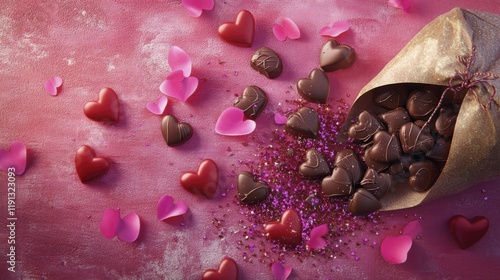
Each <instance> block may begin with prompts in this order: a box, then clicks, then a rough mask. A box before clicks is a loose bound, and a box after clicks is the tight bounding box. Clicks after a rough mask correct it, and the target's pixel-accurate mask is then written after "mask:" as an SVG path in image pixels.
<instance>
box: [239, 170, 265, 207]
mask: <svg viewBox="0 0 500 280" xmlns="http://www.w3.org/2000/svg"><path fill="white" fill-rule="evenodd" d="M270 193H271V188H270V187H269V185H267V184H266V183H265V182H263V181H258V182H256V181H255V180H254V178H253V175H252V173H250V172H247V171H243V172H241V173H240V174H239V175H238V199H239V200H240V201H241V202H243V203H248V204H251V203H258V202H262V201H264V200H265V199H266V198H267V197H268V196H269V194H270Z"/></svg>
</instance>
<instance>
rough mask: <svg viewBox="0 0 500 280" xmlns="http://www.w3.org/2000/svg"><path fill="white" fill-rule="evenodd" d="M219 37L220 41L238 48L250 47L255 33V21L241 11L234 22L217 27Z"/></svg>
mask: <svg viewBox="0 0 500 280" xmlns="http://www.w3.org/2000/svg"><path fill="white" fill-rule="evenodd" d="M218 33H219V36H220V37H221V38H222V40H224V41H226V42H228V43H230V44H233V45H236V46H240V47H246V48H249V47H251V46H252V43H253V37H254V33H255V20H254V18H253V15H252V13H250V12H249V11H247V10H242V11H240V12H239V13H238V16H237V17H236V22H234V23H233V22H226V23H224V24H222V25H221V26H219V30H218Z"/></svg>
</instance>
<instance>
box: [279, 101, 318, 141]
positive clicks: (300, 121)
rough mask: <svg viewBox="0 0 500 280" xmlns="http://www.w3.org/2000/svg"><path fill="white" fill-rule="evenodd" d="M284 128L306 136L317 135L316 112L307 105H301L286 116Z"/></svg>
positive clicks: (294, 133)
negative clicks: (294, 111)
mask: <svg viewBox="0 0 500 280" xmlns="http://www.w3.org/2000/svg"><path fill="white" fill-rule="evenodd" d="M285 130H286V131H287V132H288V133H290V134H292V135H298V136H303V137H308V138H316V137H318V132H319V119H318V113H316V111H314V109H312V108H309V107H302V108H300V109H299V110H298V111H297V112H296V113H293V114H291V115H290V116H288V119H287V120H286V125H285Z"/></svg>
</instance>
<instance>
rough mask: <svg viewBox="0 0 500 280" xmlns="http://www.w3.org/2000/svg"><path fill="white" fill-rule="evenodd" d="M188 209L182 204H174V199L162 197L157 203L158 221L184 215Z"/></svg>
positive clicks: (166, 196)
mask: <svg viewBox="0 0 500 280" xmlns="http://www.w3.org/2000/svg"><path fill="white" fill-rule="evenodd" d="M187 211H188V207H187V205H186V203H184V202H177V203H174V198H173V197H171V196H169V195H164V196H162V197H161V198H160V200H159V201H158V213H157V217H158V220H160V221H162V220H165V219H168V218H171V217H177V216H181V215H184V214H186V212H187Z"/></svg>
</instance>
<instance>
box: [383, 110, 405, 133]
mask: <svg viewBox="0 0 500 280" xmlns="http://www.w3.org/2000/svg"><path fill="white" fill-rule="evenodd" d="M378 117H379V118H380V119H381V120H382V122H384V123H385V124H386V126H387V132H389V134H394V133H398V132H399V129H400V127H401V126H402V125H404V124H405V123H409V122H411V118H410V115H408V112H407V111H406V110H405V108H402V107H400V108H396V109H394V110H392V111H389V112H386V113H383V114H380V115H379V116H378Z"/></svg>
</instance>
